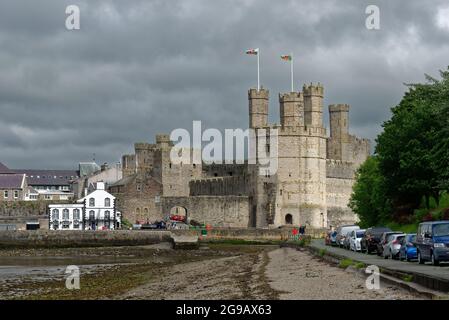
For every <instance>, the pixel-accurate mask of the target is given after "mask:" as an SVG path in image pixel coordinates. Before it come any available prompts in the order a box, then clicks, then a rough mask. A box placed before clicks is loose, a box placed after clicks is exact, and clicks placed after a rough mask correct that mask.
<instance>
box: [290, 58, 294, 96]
mask: <svg viewBox="0 0 449 320" xmlns="http://www.w3.org/2000/svg"><path fill="white" fill-rule="evenodd" d="M291 57H292V59H291V60H290V72H291V80H292V91H291V92H294V85H293V83H294V80H293V54H291Z"/></svg>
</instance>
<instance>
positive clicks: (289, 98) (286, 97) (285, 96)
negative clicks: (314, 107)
mask: <svg viewBox="0 0 449 320" xmlns="http://www.w3.org/2000/svg"><path fill="white" fill-rule="evenodd" d="M302 101H303V97H302V94H301V92H288V93H279V102H280V103H285V102H302Z"/></svg>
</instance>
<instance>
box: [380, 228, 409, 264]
mask: <svg viewBox="0 0 449 320" xmlns="http://www.w3.org/2000/svg"><path fill="white" fill-rule="evenodd" d="M405 236H406V235H405V234H404V233H402V234H391V235H389V236H388V237H387V240H386V243H385V245H384V246H383V247H384V251H383V253H382V256H383V257H384V259H388V258H391V259H397V258H398V256H399V252H400V250H401V242H402V240H403V239H404V237H405Z"/></svg>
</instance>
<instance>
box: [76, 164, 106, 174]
mask: <svg viewBox="0 0 449 320" xmlns="http://www.w3.org/2000/svg"><path fill="white" fill-rule="evenodd" d="M100 170H101V167H100V166H99V165H98V164H96V163H95V162H80V163H79V173H80V177H87V176H90V175H92V174H94V173H95V172H97V171H100Z"/></svg>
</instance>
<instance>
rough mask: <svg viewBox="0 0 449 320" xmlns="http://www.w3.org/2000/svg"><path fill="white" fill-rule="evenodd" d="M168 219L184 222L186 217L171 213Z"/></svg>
mask: <svg viewBox="0 0 449 320" xmlns="http://www.w3.org/2000/svg"><path fill="white" fill-rule="evenodd" d="M170 220H172V221H181V222H185V220H186V217H185V216H179V215H171V216H170Z"/></svg>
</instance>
